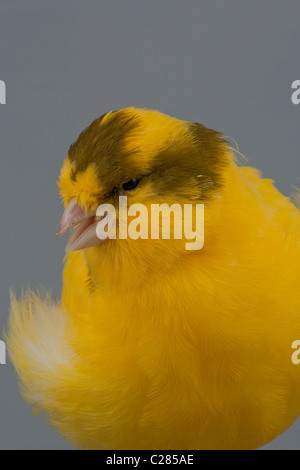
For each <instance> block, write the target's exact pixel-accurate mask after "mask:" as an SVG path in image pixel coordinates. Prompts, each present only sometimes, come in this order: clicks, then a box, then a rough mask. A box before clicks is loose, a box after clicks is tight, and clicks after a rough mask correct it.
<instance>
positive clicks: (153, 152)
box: [7, 108, 300, 449]
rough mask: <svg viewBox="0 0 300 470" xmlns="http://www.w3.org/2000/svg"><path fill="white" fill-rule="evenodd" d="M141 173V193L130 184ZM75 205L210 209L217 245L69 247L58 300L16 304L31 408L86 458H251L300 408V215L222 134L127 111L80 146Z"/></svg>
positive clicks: (72, 161)
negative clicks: (295, 356) (147, 452)
mask: <svg viewBox="0 0 300 470" xmlns="http://www.w3.org/2000/svg"><path fill="white" fill-rule="evenodd" d="M131 178H140V179H141V182H140V184H139V186H138V187H137V189H135V190H134V191H130V192H128V193H126V192H124V191H123V190H122V184H123V183H125V182H126V181H128V180H130V179H131ZM59 184H60V188H61V193H62V196H63V199H64V204H65V206H66V207H67V206H68V204H69V203H70V201H72V200H75V201H76V203H77V205H78V206H80V208H81V209H82V210H83V211H84V212H85V213H86V214H89V213H91V212H92V213H93V211H95V210H96V208H97V206H98V205H99V204H100V203H101V202H104V201H105V202H110V203H112V204H114V205H116V204H117V198H118V196H119V195H120V194H126V195H127V196H128V203H129V205H130V204H133V203H135V202H139V203H143V204H145V205H146V206H147V207H149V206H150V204H151V203H162V202H167V203H169V204H171V203H174V202H178V203H181V204H184V203H191V202H193V203H195V202H198V203H205V245H204V248H203V249H202V250H201V251H187V250H185V248H184V243H183V241H181V240H141V239H139V240H130V239H128V240H118V239H117V240H107V241H105V242H104V243H102V244H100V245H97V246H92V247H88V248H85V249H82V250H80V251H75V252H72V253H69V254H68V255H67V259H66V265H65V270H64V279H63V292H62V302H61V304H58V305H55V304H53V302H52V301H51V299H50V298H49V296H47V295H42V294H37V295H36V294H33V293H30V292H29V293H26V294H24V296H23V298H22V299H21V300H20V301H17V300H16V299H15V298H14V297H13V298H12V303H11V315H10V320H9V329H8V335H7V345H8V348H9V353H10V357H11V359H12V361H13V363H14V364H15V367H16V369H17V372H18V374H19V377H20V384H21V390H22V393H23V395H24V397H25V398H26V400H27V401H28V402H29V403H30V404H31V405H34V406H35V407H36V409H37V410H38V411H46V412H47V413H48V415H49V419H50V422H51V423H52V424H53V425H54V426H55V427H56V428H57V429H58V430H59V431H60V432H61V433H62V434H63V436H64V437H65V438H66V439H68V440H69V441H70V442H71V443H72V444H75V445H76V446H78V447H80V448H89V449H254V448H256V447H258V446H261V445H263V444H265V443H267V442H268V441H270V440H272V439H273V438H275V437H276V436H277V435H278V434H280V433H281V432H283V431H284V430H285V429H286V428H287V427H288V426H289V425H290V424H292V422H293V421H294V420H295V419H296V418H297V417H298V415H299V412H300V400H299V393H298V390H299V386H300V372H299V369H298V368H297V366H295V365H293V363H292V361H291V355H292V350H291V345H292V342H293V341H294V340H296V339H299V337H300V289H299V279H300V212H299V209H298V208H297V207H296V205H294V204H293V203H292V202H291V200H290V199H288V198H286V197H284V196H283V195H282V194H280V193H279V192H278V191H277V190H276V188H275V187H274V185H273V182H272V181H270V180H266V179H262V177H261V175H260V173H259V172H258V171H257V170H255V169H252V168H248V167H239V166H238V165H237V163H236V161H235V157H234V152H233V151H232V149H231V148H230V145H229V144H228V143H227V142H226V141H225V140H224V139H223V138H222V136H221V134H219V133H217V132H215V131H213V130H209V129H206V128H205V127H204V126H202V125H200V124H194V123H189V122H185V121H180V120H177V119H174V118H171V117H169V116H166V115H164V114H161V113H159V112H157V111H150V110H139V109H134V108H128V109H124V110H120V111H116V112H112V113H108V114H106V115H103V116H101V118H99V119H97V120H96V121H94V122H93V123H92V124H91V125H90V126H89V127H88V128H87V129H86V130H85V131H84V132H83V133H82V134H81V135H80V136H79V138H78V140H77V142H76V143H75V144H73V145H72V146H71V148H70V151H69V155H68V157H67V159H66V161H65V163H64V165H63V169H62V173H61V178H60V183H59Z"/></svg>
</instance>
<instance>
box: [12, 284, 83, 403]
mask: <svg viewBox="0 0 300 470" xmlns="http://www.w3.org/2000/svg"><path fill="white" fill-rule="evenodd" d="M69 322H70V320H69V319H68V317H67V315H66V313H65V312H64V311H63V309H62V307H61V305H60V304H56V303H54V302H53V301H52V300H51V297H50V295H49V294H41V295H39V294H35V293H33V292H31V291H28V292H26V293H25V294H24V295H23V297H22V299H21V300H20V301H18V300H17V299H16V297H15V295H14V294H13V293H11V311H10V318H9V324H8V330H7V332H6V334H5V340H6V344H7V349H8V353H9V356H10V358H11V360H12V362H13V364H14V366H15V368H16V371H17V373H18V375H19V379H20V385H21V392H22V394H23V396H24V398H25V399H26V401H27V402H29V403H30V404H31V405H35V406H36V407H37V409H38V410H43V409H47V408H48V409H49V408H51V397H50V396H49V390H51V389H52V390H53V388H55V386H56V384H57V382H59V380H60V377H61V378H63V377H64V375H65V373H66V370H68V371H70V368H72V362H73V358H74V353H73V352H72V349H71V347H70V344H69V342H68V339H67V331H68V323H69Z"/></svg>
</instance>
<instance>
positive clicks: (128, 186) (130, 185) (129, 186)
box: [122, 178, 141, 191]
mask: <svg viewBox="0 0 300 470" xmlns="http://www.w3.org/2000/svg"><path fill="white" fill-rule="evenodd" d="M140 181H141V180H140V179H139V178H132V179H131V180H129V181H127V183H124V184H122V189H123V190H124V191H132V190H133V189H135V188H137V187H138V185H139V182H140Z"/></svg>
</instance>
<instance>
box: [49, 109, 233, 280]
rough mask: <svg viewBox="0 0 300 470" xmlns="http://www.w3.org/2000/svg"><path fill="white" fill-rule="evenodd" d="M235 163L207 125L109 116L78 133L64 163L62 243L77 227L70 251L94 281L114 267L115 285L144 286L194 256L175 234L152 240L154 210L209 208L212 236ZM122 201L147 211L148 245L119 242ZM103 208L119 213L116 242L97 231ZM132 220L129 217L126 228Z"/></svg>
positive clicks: (128, 113) (142, 115)
mask: <svg viewBox="0 0 300 470" xmlns="http://www.w3.org/2000/svg"><path fill="white" fill-rule="evenodd" d="M231 159H232V154H231V152H230V149H229V145H228V143H227V142H226V141H225V140H224V139H223V138H222V135H221V134H220V133H218V132H216V131H214V130H211V129H207V128H206V127H204V126H203V125H201V124H197V123H192V122H187V121H181V120H178V119H175V118H172V117H170V116H167V115H165V114H162V113H160V112H158V111H153V110H146V109H136V108H126V109H122V110H118V111H114V112H109V113H107V114H104V115H102V116H101V117H100V118H98V119H96V120H95V121H94V122H92V124H91V125H90V126H89V127H88V128H87V129H85V130H84V131H83V132H82V133H81V134H80V136H79V137H78V139H77V141H76V142H75V143H74V144H73V145H71V147H70V149H69V153H68V157H67V158H66V160H65V162H64V165H63V168H62V171H61V176H60V181H59V186H60V189H61V195H62V197H63V200H64V205H65V213H64V215H63V218H62V221H61V223H60V226H59V228H58V237H61V236H62V235H63V234H65V233H66V232H67V231H68V230H70V229H72V228H74V231H73V233H72V235H71V238H70V240H69V242H68V245H67V249H66V251H67V252H72V251H78V250H82V254H83V255H84V257H85V260H86V262H87V263H88V267H89V272H90V273H92V275H93V278H94V280H95V282H97V281H99V282H103V276H104V274H103V275H102V274H101V272H105V273H106V276H107V273H108V271H109V270H111V269H112V267H113V271H114V275H113V276H111V277H113V278H114V279H115V280H116V279H117V278H118V277H119V278H120V277H123V278H124V277H125V278H126V279H127V281H128V282H129V283H130V282H134V283H135V284H138V282H140V280H141V279H142V278H143V277H145V276H147V275H149V272H151V271H158V270H159V271H160V272H161V271H164V270H166V269H168V268H169V267H170V266H171V265H172V264H173V263H174V262H176V260H178V258H180V257H181V256H182V255H184V254H185V253H189V254H190V253H191V252H190V251H187V250H186V241H187V240H186V239H185V238H184V235H183V239H182V240H177V239H176V240H174V237H173V239H172V234H173V235H174V233H173V232H172V228H171V232H170V233H171V239H170V240H167V239H162V238H161V236H160V237H159V239H153V238H151V223H153V222H152V219H151V208H152V207H153V205H154V204H168V205H169V206H171V205H173V204H179V205H180V206H181V207H182V208H184V204H193V205H195V204H204V205H206V204H207V208H206V209H205V210H206V212H205V214H206V215H205V224H206V229H207V230H209V226H210V225H211V224H212V223H213V222H212V219H213V215H212V214H213V210H214V209H213V207H214V204H213V201H214V199H216V198H218V197H219V196H220V188H221V187H222V175H223V171H224V168H226V166H227V165H228V164H229V163H230V160H231ZM120 196H126V197H127V206H128V209H129V208H130V207H131V206H132V205H133V204H142V205H143V206H144V207H145V208H146V209H147V210H148V212H147V223H148V229H149V237H148V238H147V239H143V238H138V239H132V238H130V237H127V239H120V237H119V225H118V222H119V219H120V208H119V201H120V199H119V198H120ZM123 200H124V199H123ZM102 204H111V205H112V206H114V208H115V211H116V234H117V236H116V238H115V239H113V238H108V239H106V240H105V241H103V240H101V239H99V236H98V234H97V232H96V228H97V224H98V223H99V221H100V220H101V217H98V216H97V214H96V212H97V208H98V207H99V206H100V205H102ZM139 215H141V213H139ZM194 216H195V214H194V215H193V218H194ZM134 218H135V217H129V218H128V221H127V222H128V224H130V220H134ZM174 220H175V216H174ZM161 222H162V217H161V218H160V223H161ZM193 223H194V221H193ZM144 227H145V226H144ZM140 228H141V227H140ZM183 233H184V230H183ZM116 273H118V274H116Z"/></svg>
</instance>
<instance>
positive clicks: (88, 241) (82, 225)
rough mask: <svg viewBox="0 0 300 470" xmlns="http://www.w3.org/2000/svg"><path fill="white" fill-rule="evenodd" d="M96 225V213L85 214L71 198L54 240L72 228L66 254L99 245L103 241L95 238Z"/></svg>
mask: <svg viewBox="0 0 300 470" xmlns="http://www.w3.org/2000/svg"><path fill="white" fill-rule="evenodd" d="M97 223H98V222H97V221H96V213H94V212H89V213H88V214H86V213H85V212H84V210H83V208H82V207H80V206H79V205H78V204H77V203H76V200H75V199H74V198H73V199H71V201H70V203H69V204H68V206H67V207H66V209H65V212H64V214H63V216H62V219H61V221H60V224H59V226H58V229H57V234H56V238H61V237H62V236H63V235H64V234H65V233H67V232H68V231H69V230H71V229H73V228H74V231H73V233H72V235H71V237H70V238H69V241H68V244H67V246H66V252H67V253H70V252H71V251H78V250H83V249H84V248H90V247H92V246H96V245H99V244H100V243H102V242H103V240H100V239H99V238H98V236H97V233H96V228H97Z"/></svg>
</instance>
